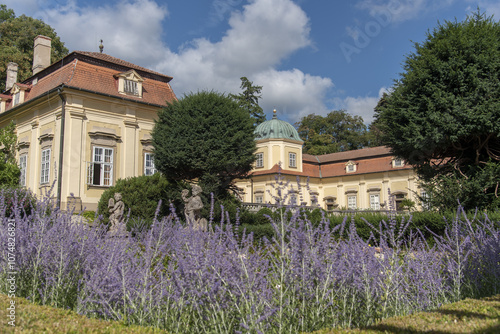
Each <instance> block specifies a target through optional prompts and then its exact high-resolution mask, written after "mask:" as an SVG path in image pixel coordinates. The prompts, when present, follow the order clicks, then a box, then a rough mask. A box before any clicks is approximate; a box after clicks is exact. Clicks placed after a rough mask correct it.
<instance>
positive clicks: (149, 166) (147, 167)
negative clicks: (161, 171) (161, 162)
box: [144, 152, 156, 175]
mask: <svg viewBox="0 0 500 334" xmlns="http://www.w3.org/2000/svg"><path fill="white" fill-rule="evenodd" d="M155 173H156V168H155V161H154V157H153V153H151V152H145V153H144V175H153V174H155Z"/></svg>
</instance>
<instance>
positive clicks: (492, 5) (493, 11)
mask: <svg viewBox="0 0 500 334" xmlns="http://www.w3.org/2000/svg"><path fill="white" fill-rule="evenodd" d="M467 2H469V3H473V5H471V6H469V7H468V8H467V12H468V13H471V12H476V11H477V6H479V9H480V10H481V12H486V15H488V16H491V15H493V18H494V19H495V20H496V21H498V20H500V3H499V2H498V1H491V0H482V1H476V0H473V1H471V0H468V1H467Z"/></svg>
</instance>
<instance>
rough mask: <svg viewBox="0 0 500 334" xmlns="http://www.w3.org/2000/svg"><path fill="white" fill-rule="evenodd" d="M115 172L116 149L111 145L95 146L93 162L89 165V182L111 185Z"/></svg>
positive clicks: (93, 148)
mask: <svg viewBox="0 0 500 334" xmlns="http://www.w3.org/2000/svg"><path fill="white" fill-rule="evenodd" d="M96 172H97V175H96ZM113 172H114V149H113V148H111V147H104V146H93V147H92V162H90V163H89V164H88V166H87V184H88V185H92V186H101V187H111V186H112V185H113ZM97 178H98V180H97ZM96 181H97V182H96Z"/></svg>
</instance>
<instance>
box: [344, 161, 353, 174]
mask: <svg viewBox="0 0 500 334" xmlns="http://www.w3.org/2000/svg"><path fill="white" fill-rule="evenodd" d="M345 171H346V172H347V173H354V172H355V171H356V163H355V162H354V161H352V160H349V161H348V162H346V164H345Z"/></svg>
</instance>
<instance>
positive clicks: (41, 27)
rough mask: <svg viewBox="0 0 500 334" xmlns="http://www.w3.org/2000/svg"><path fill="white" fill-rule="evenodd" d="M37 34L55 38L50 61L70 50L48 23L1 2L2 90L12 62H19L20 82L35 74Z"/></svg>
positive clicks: (0, 60)
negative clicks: (15, 12)
mask: <svg viewBox="0 0 500 334" xmlns="http://www.w3.org/2000/svg"><path fill="white" fill-rule="evenodd" d="M38 35H43V36H47V37H50V38H52V49H51V62H55V61H57V60H59V59H61V58H62V57H64V56H65V55H67V54H68V49H66V47H65V46H64V43H63V42H61V40H60V38H59V37H58V36H57V34H56V32H55V31H54V29H53V28H51V27H50V26H49V25H48V24H46V23H44V22H43V21H42V20H38V19H34V18H32V17H29V16H25V15H21V16H19V17H16V16H15V14H14V11H13V10H12V9H8V8H7V7H6V6H5V5H0V91H4V90H5V78H6V77H7V64H8V63H9V62H14V63H17V64H18V65H19V68H18V81H19V82H22V81H24V80H25V79H27V78H29V77H30V76H31V75H32V67H33V41H34V39H35V37H36V36H38Z"/></svg>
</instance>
